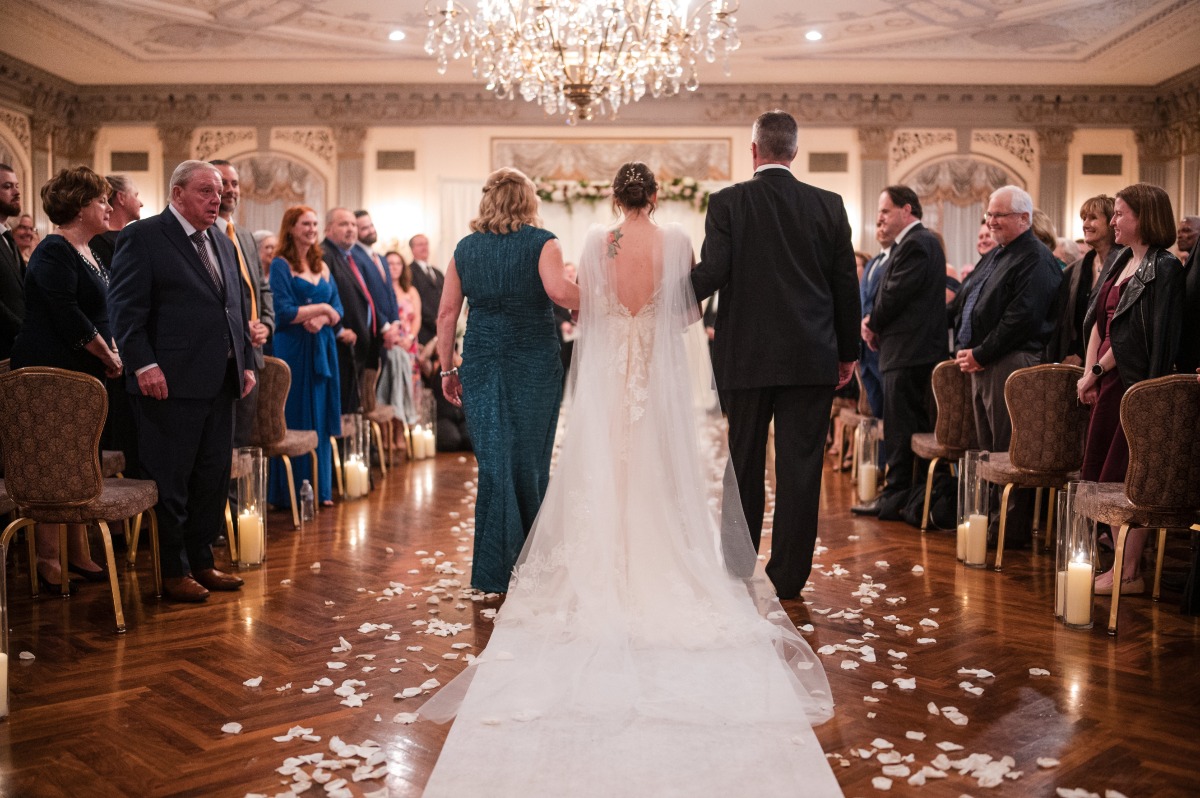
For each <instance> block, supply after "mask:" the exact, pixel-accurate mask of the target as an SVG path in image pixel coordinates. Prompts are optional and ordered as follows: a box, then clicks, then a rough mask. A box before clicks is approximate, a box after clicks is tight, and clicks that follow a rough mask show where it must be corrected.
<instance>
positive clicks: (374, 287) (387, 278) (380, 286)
mask: <svg viewBox="0 0 1200 798" xmlns="http://www.w3.org/2000/svg"><path fill="white" fill-rule="evenodd" d="M350 254H351V255H352V256H353V257H354V262H355V263H357V264H358V268H359V271H361V272H362V276H363V279H364V280H365V281H366V283H367V289H368V290H369V291H370V292H371V298H372V299H374V300H375V309H376V310H378V311H379V328H380V329H381V330H382V329H383V328H384V327H385V326H386V325H388V324H392V323H394V322H396V321H398V320H399V319H400V305H399V303H398V302H397V301H396V289H395V288H393V287H392V278H391V275H390V273H388V270H387V264H386V263H380V262H377V261H376V258H379V256H378V255H376V254H375V252H374V251H373V250H371V249H370V248H369V247H366V246H364V245H362V244H355V245H354V246H353V247H352V248H351V249H350Z"/></svg>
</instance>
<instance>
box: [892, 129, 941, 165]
mask: <svg viewBox="0 0 1200 798" xmlns="http://www.w3.org/2000/svg"><path fill="white" fill-rule="evenodd" d="M957 149H958V134H957V133H955V131H953V130H911V129H909V130H898V131H896V133H895V135H894V136H893V137H892V140H891V142H890V143H889V146H888V173H889V174H891V175H903V174H907V173H908V172H909V171H911V170H912V168H913V167H914V166H915V165H917V164H920V163H925V162H926V161H929V160H930V159H931V158H937V157H940V156H943V155H949V154H951V153H954V152H955V151H956V150H957Z"/></svg>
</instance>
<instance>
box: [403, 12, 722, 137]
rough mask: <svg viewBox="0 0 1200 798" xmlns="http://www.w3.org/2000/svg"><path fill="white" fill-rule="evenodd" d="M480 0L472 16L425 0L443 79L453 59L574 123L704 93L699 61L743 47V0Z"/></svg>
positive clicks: (500, 90) (504, 94) (430, 41)
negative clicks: (654, 100) (648, 99)
mask: <svg viewBox="0 0 1200 798" xmlns="http://www.w3.org/2000/svg"><path fill="white" fill-rule="evenodd" d="M688 2H689V0H478V9H477V10H476V11H475V13H474V14H472V13H471V12H470V11H469V10H467V8H465V7H464V6H463V5H462V4H461V3H458V2H455V0H429V2H428V3H427V4H426V6H425V13H426V14H427V15H428V16H429V35H428V36H427V37H426V39H425V52H427V53H429V54H430V55H436V56H437V69H438V74H443V75H444V74H445V73H446V66H447V64H448V63H449V61H450V59H455V60H457V59H459V58H470V59H471V70H472V73H473V74H474V76H475V78H476V79H477V80H483V81H485V82H486V84H487V88H488V89H489V90H490V91H495V92H496V94H497V96H499V97H501V98H505V99H511V98H513V97H515V96H516V95H518V94H519V95H520V96H521V98H522V99H524V100H528V101H534V100H536V101H537V103H538V104H539V105H540V106H542V108H543V109H544V110H545V111H546V113H548V114H563V115H565V116H567V121H568V123H573V122H574V121H576V120H586V119H591V118H592V117H593V115H594V114H595V113H597V112H598V113H600V114H604V113H606V112H611V113H612V114H614V115H615V114H616V113H617V110H618V109H619V108H620V107H621V106H622V105H625V104H628V103H631V102H637V101H638V100H640V99H642V97H644V96H645V95H646V94H647V92H648V93H649V94H650V95H651V96H652V97H661V96H664V95H665V96H671V95H675V94H678V93H679V89H680V87H683V88H686V89H687V90H688V91H695V90H696V89H697V88H699V86H700V81H699V79H698V78H697V75H696V60H697V58H698V57H702V58H703V59H704V60H705V61H707V62H709V63H712V62H713V61H715V60H716V58H717V55H718V54H720V55H721V56H722V58H723V59H724V65H725V74H726V75H728V74H729V54H730V53H732V52H733V51H734V50H736V49H738V46H739V45H740V41H739V40H738V33H737V20H736V19H735V18H734V16H733V15H734V14H735V13H736V12H737V10H738V6H739V0H708V1H707V2H705V3H702V4H701V5H699V6H698V7H697V8H696V9H695V10H694V11H692V12H691V13H689V12H688V10H687V6H688Z"/></svg>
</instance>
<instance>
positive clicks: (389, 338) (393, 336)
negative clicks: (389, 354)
mask: <svg viewBox="0 0 1200 798" xmlns="http://www.w3.org/2000/svg"><path fill="white" fill-rule="evenodd" d="M400 338H401V336H400V325H399V324H393V325H392V326H391V327H388V328H387V329H386V330H384V331H383V348H384V349H393V348H395V347H397V346H400Z"/></svg>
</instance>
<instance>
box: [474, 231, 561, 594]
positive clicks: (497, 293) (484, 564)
mask: <svg viewBox="0 0 1200 798" xmlns="http://www.w3.org/2000/svg"><path fill="white" fill-rule="evenodd" d="M554 237H555V236H554V234H553V233H551V232H549V231H547V230H542V229H540V228H537V227H529V226H525V227H522V228H521V229H520V230H518V231H517V232H515V233H506V234H493V233H472V234H471V235H469V236H467V237H466V238H464V239H463V240H462V241H460V242H459V243H458V247H457V248H456V249H455V250H454V263H455V269H456V270H457V272H458V276H459V278H460V279H461V281H462V289H463V294H464V295H465V296H466V298H467V303H468V308H469V311H468V315H467V332H466V337H465V338H464V340H463V353H462V356H463V363H462V366H461V367H460V368H459V377H460V379H461V380H462V386H463V410H464V411H465V413H466V416H467V429H468V431H469V432H470V435H471V441H472V442H473V444H474V447H475V457H476V459H477V460H478V461H479V483H478V485H479V490H478V495H477V497H476V500H475V559H474V565H473V567H472V571H471V586H472V587H475V588H477V589H479V590H484V591H487V592H497V593H502V592H506V591H507V590H508V580H509V577H510V576H511V574H512V570H513V566H514V565H516V562H517V557H518V556H519V555H520V553H521V548H522V547H523V546H524V544H525V537H526V535H528V534H529V529H530V528H531V527H532V526H533V519H534V517H535V516H536V515H537V512H538V508H539V507H541V504H542V499H543V497H544V496H545V495H546V483H547V482H548V481H549V479H550V453H551V450H552V448H553V446H554V432H555V428H556V427H557V425H558V408H559V404H560V403H561V401H562V361H561V360H560V358H559V344H558V334H557V332H556V326H557V325H556V324H555V321H554V309H553V308H554V306H553V304H552V303H551V302H550V298H549V297H548V296H547V295H546V291H545V289H544V288H542V281H541V277H540V276H539V275H538V259H539V257H540V256H541V252H542V247H543V246H544V245H545V243H546V242H547V241H549V240H550V239H552V238H554Z"/></svg>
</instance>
